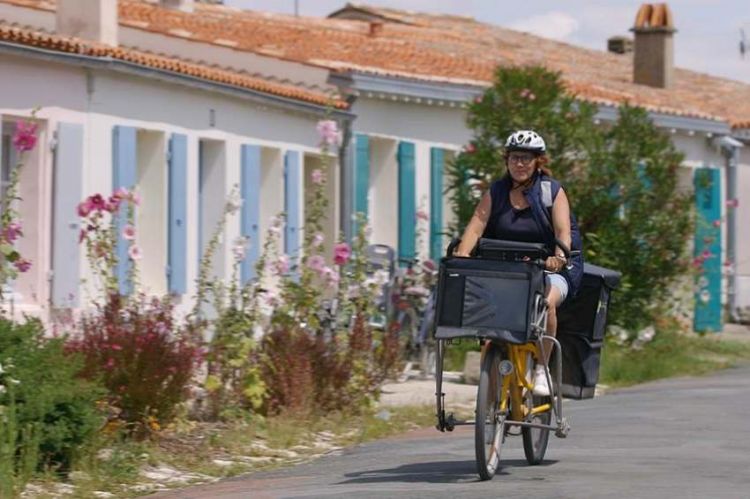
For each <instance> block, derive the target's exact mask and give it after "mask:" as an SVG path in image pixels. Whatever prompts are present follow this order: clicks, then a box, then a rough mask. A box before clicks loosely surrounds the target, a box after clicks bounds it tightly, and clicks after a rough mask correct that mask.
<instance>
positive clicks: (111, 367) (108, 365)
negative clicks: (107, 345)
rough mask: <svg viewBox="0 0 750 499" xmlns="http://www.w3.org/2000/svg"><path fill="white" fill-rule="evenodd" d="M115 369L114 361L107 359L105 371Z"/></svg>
mask: <svg viewBox="0 0 750 499" xmlns="http://www.w3.org/2000/svg"><path fill="white" fill-rule="evenodd" d="M114 367H115V359H113V358H111V357H110V358H109V359H107V363H106V364H105V365H104V368H105V369H113V368H114Z"/></svg>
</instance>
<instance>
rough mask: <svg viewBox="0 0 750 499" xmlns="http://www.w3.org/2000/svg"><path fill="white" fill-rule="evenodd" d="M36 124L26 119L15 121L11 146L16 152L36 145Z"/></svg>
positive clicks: (29, 149) (28, 149)
mask: <svg viewBox="0 0 750 499" xmlns="http://www.w3.org/2000/svg"><path fill="white" fill-rule="evenodd" d="M36 131H37V125H36V124H35V123H30V122H28V121H18V122H16V131H15V132H14V133H13V147H15V149H16V151H18V152H27V151H31V150H32V149H34V146H35V145H36V141H37V136H36Z"/></svg>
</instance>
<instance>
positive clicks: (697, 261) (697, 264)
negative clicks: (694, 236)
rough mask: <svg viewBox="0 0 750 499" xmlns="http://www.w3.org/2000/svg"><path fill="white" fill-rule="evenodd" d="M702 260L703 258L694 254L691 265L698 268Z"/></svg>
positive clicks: (701, 264)
mask: <svg viewBox="0 0 750 499" xmlns="http://www.w3.org/2000/svg"><path fill="white" fill-rule="evenodd" d="M703 262H704V260H703V258H701V257H699V256H696V257H695V258H693V267H694V268H696V269H699V268H701V267H702V266H703Z"/></svg>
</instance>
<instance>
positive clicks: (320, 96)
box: [0, 0, 348, 109]
mask: <svg viewBox="0 0 750 499" xmlns="http://www.w3.org/2000/svg"><path fill="white" fill-rule="evenodd" d="M21 1H27V0H21ZM0 42H10V43H17V44H21V45H29V46H33V47H41V48H45V49H50V50H55V51H59V52H66V53H72V54H81V55H87V56H91V57H111V58H112V59H117V60H120V61H126V62H131V63H135V64H138V65H141V66H147V67H151V68H157V69H161V70H164V71H170V72H173V73H179V74H182V75H186V76H193V77H196V78H201V79H204V80H208V81H212V82H217V83H224V84H227V85H232V86H235V87H239V88H243V89H248V90H255V91H258V92H262V93H266V94H269V95H275V96H279V97H285V98H288V99H293V100H299V101H303V102H308V103H312V104H316V105H319V106H328V105H332V106H333V107H335V108H337V109H346V108H347V107H348V105H347V103H346V102H344V101H342V100H340V99H336V98H333V97H331V96H329V95H326V94H324V93H323V92H313V91H311V90H306V89H301V88H299V87H296V86H293V85H285V84H281V83H272V82H268V81H266V80H263V79H260V78H256V77H252V76H247V75H244V74H240V73H236V72H233V71H229V70H225V69H217V68H212V67H207V66H203V65H199V64H192V63H187V62H184V61H180V60H179V59H176V58H174V57H164V56H158V55H153V54H149V53H146V52H140V51H136V50H130V49H126V48H122V47H110V46H107V45H101V44H95V43H90V42H86V41H83V40H79V39H76V38H67V37H59V36H56V35H50V34H47V33H41V32H38V31H31V30H26V29H20V28H16V27H10V26H7V25H2V24H0Z"/></svg>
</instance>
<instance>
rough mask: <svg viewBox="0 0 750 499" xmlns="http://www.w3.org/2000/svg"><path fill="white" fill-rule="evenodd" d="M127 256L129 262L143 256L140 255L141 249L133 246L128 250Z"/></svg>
mask: <svg viewBox="0 0 750 499" xmlns="http://www.w3.org/2000/svg"><path fill="white" fill-rule="evenodd" d="M128 256H129V257H130V259H131V260H140V259H141V257H142V256H143V255H142V254H141V249H140V248H139V247H138V245H136V244H133V245H131V246H130V248H128Z"/></svg>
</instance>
